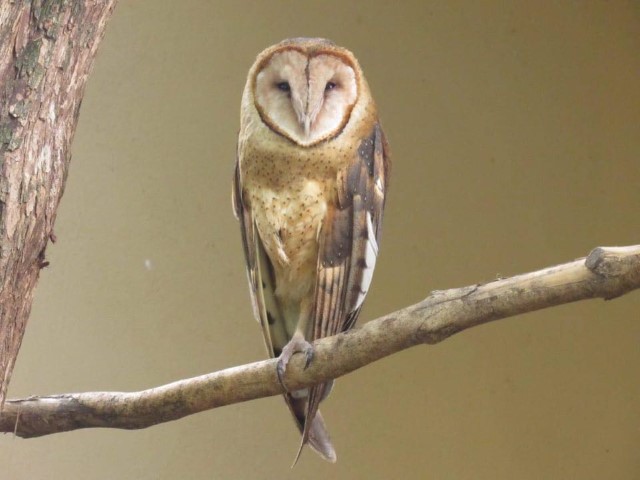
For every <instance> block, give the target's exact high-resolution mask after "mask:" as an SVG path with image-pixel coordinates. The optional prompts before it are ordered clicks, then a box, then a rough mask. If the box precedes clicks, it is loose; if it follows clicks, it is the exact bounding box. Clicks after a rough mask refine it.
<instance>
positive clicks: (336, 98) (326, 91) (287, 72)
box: [254, 49, 358, 146]
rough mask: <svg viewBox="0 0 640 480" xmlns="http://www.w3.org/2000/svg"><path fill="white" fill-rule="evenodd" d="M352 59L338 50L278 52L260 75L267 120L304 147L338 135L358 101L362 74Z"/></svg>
mask: <svg viewBox="0 0 640 480" xmlns="http://www.w3.org/2000/svg"><path fill="white" fill-rule="evenodd" d="M347 62H348V60H347V59H345V58H341V57H340V56H338V55H334V54H332V53H319V54H315V55H312V56H308V55H306V54H305V53H303V52H301V51H299V50H296V49H286V50H282V51H279V52H276V53H274V54H273V55H272V56H271V58H270V59H269V60H268V61H267V62H266V63H265V64H264V66H263V67H262V69H260V70H259V71H258V74H257V76H256V78H255V84H254V98H255V104H256V108H257V109H258V112H259V113H260V116H261V117H262V120H263V121H264V122H265V123H266V124H267V125H268V126H269V128H271V129H272V130H274V131H276V132H278V133H279V134H281V135H284V136H285V137H287V138H289V139H290V140H292V141H293V142H295V143H297V144H298V145H301V146H311V145H314V144H316V143H318V142H320V141H322V140H326V139H329V138H332V137H335V136H336V135H338V134H339V133H340V131H341V130H342V129H343V128H344V126H345V125H346V124H347V121H348V120H349V116H350V115H351V110H352V109H353V106H354V104H355V103H356V100H357V99H358V81H357V78H356V73H355V71H354V68H353V66H352V65H350V64H349V63H347Z"/></svg>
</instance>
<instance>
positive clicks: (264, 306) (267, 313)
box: [231, 161, 336, 462]
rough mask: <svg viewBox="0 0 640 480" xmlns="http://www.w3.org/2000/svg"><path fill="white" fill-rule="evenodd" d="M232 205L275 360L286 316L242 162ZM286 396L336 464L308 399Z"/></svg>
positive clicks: (314, 442) (313, 441)
mask: <svg viewBox="0 0 640 480" xmlns="http://www.w3.org/2000/svg"><path fill="white" fill-rule="evenodd" d="M231 203H232V205H233V212H234V214H235V216H236V218H237V219H238V220H239V222H240V231H241V233H242V245H243V248H244V255H245V259H246V263H247V277H248V279H249V288H250V292H251V304H252V306H253V314H254V316H255V318H256V320H258V322H259V323H260V326H261V327H262V334H263V337H264V342H265V345H266V347H267V353H268V354H269V356H270V357H275V356H278V355H280V352H281V351H282V348H283V347H284V345H286V343H287V342H288V341H289V338H288V335H287V332H286V329H285V322H284V317H283V315H282V312H281V311H280V307H279V305H278V302H277V301H276V298H275V276H274V272H273V265H272V264H271V261H270V260H269V257H268V255H267V253H266V252H265V249H264V245H263V244H262V240H261V238H260V235H259V234H258V231H257V228H256V225H255V222H254V220H253V216H252V214H251V208H250V206H249V205H248V204H247V203H246V202H243V198H242V179H241V177H240V165H239V161H238V162H237V163H236V169H235V175H234V179H233V187H232V191H231ZM283 396H284V399H285V402H286V403H287V406H288V407H289V410H290V411H291V413H292V414H293V418H294V420H295V421H296V425H297V426H298V428H299V430H300V432H301V433H302V432H303V430H304V428H305V426H308V427H307V429H308V431H307V433H306V435H307V437H308V439H309V444H310V445H311V446H312V447H313V448H314V449H315V450H316V451H317V452H318V453H319V454H320V455H321V456H322V457H323V458H325V459H326V460H328V461H330V462H335V461H336V453H335V450H334V448H333V445H332V444H331V440H330V438H329V434H328V432H327V429H326V427H325V424H324V420H323V419H322V415H320V412H318V414H317V415H315V416H314V418H313V419H312V421H310V422H307V421H306V418H307V417H306V412H307V409H306V405H307V398H300V397H295V396H293V395H292V394H289V393H285V394H284V395H283Z"/></svg>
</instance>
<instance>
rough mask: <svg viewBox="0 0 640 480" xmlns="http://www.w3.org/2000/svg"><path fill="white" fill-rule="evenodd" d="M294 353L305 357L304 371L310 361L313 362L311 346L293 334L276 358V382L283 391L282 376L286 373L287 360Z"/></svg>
mask: <svg viewBox="0 0 640 480" xmlns="http://www.w3.org/2000/svg"><path fill="white" fill-rule="evenodd" d="M296 353H303V354H304V356H305V362H304V369H305V370H306V369H307V367H309V365H311V361H312V360H313V355H314V350H313V345H311V344H310V343H309V342H307V341H306V340H305V339H304V337H303V336H302V335H298V334H294V335H293V337H292V338H291V340H290V341H289V343H287V344H286V345H285V346H284V348H283V349H282V353H281V354H280V356H279V357H278V363H277V364H276V374H277V375H278V381H279V382H280V385H282V386H283V387H284V388H285V389H287V387H286V385H285V384H284V374H285V372H286V371H287V365H288V364H289V360H291V357H292V356H293V355H294V354H296Z"/></svg>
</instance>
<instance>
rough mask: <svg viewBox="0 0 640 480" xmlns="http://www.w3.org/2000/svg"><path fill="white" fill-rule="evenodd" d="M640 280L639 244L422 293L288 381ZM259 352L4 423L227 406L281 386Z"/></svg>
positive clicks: (24, 406) (59, 425)
mask: <svg viewBox="0 0 640 480" xmlns="http://www.w3.org/2000/svg"><path fill="white" fill-rule="evenodd" d="M638 288H640V245H634V246H629V247H610V248H600V247H599V248H596V249H594V250H593V251H592V252H591V253H590V254H589V256H588V257H586V258H582V259H580V260H576V261H573V262H569V263H565V264H562V265H557V266H554V267H549V268H545V269H543V270H538V271H535V272H531V273H526V274H523V275H517V276H515V277H510V278H505V279H500V280H496V281H493V282H490V283H486V284H482V285H472V286H469V287H463V288H455V289H451V290H444V291H436V292H432V293H431V295H429V296H428V297H427V298H426V299H425V300H423V301H421V302H419V303H417V304H415V305H411V306H409V307H406V308H403V309H401V310H398V311H396V312H393V313H390V314H388V315H385V316H384V317H381V318H378V319H377V320H373V321H371V322H369V323H367V324H365V325H364V326H363V327H362V328H358V329H354V330H351V331H349V332H346V333H342V334H340V335H336V336H334V337H330V338H325V339H322V340H319V341H318V342H316V343H315V349H316V354H315V357H314V361H313V362H312V364H311V366H310V367H309V368H308V369H307V370H303V369H302V366H303V365H302V364H303V359H302V358H301V356H300V355H296V356H294V358H293V359H292V361H291V363H290V364H289V365H290V366H289V368H288V369H287V374H286V377H285V381H286V385H287V387H288V388H289V389H299V388H304V387H309V386H311V385H314V384H316V383H320V382H324V381H327V380H329V379H331V378H337V377H339V376H342V375H344V374H346V373H349V372H352V371H354V370H356V369H358V368H360V367H362V366H364V365H367V364H369V363H371V362H374V361H376V360H379V359H380V358H383V357H386V356H387V355H391V354H393V353H395V352H398V351H400V350H403V349H405V348H409V347H412V346H414V345H419V344H424V343H427V344H434V343H438V342H441V341H442V340H444V339H446V338H448V337H450V336H451V335H453V334H455V333H458V332H460V331H462V330H466V329H467V328H471V327H474V326H476V325H481V324H484V323H487V322H490V321H493V320H498V319H501V318H506V317H511V316H514V315H518V314H520V313H525V312H532V311H535V310H540V309H542V308H547V307H552V306H556V305H561V304H565V303H570V302H575V301H578V300H586V299H590V298H604V299H605V300H609V299H612V298H615V297H618V296H620V295H623V294H625V293H627V292H629V291H631V290H634V289H638ZM275 365H276V361H275V360H273V359H272V360H265V361H261V362H256V363H251V364H248V365H242V366H238V367H233V368H228V369H225V370H221V371H219V372H214V373H210V374H207V375H202V376H199V377H195V378H190V379H186V380H180V381H177V382H174V383H170V384H168V385H163V386H160V387H156V388H151V389H149V390H143V391H140V392H89V393H72V394H62V395H50V396H37V397H30V398H26V399H20V400H8V401H7V402H6V404H5V408H4V411H2V414H1V415H0V431H2V432H14V433H15V434H16V435H18V436H20V437H25V438H28V437H37V436H41V435H48V434H51V433H57V432H63V431H68V430H75V429H79V428H91V427H110V428H124V429H139V428H145V427H149V426H151V425H155V424H158V423H163V422H168V421H170V420H176V419H178V418H181V417H184V416H186V415H191V414H193V413H197V412H201V411H204V410H209V409H212V408H216V407H221V406H223V405H229V404H232V403H239V402H244V401H247V400H253V399H256V398H261V397H267V396H271V395H277V394H279V393H282V392H283V388H282V386H281V385H280V384H279V383H278V380H277V377H276V371H275Z"/></svg>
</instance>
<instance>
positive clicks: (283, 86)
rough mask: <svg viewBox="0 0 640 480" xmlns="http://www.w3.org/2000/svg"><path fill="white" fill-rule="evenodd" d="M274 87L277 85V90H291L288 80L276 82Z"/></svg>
mask: <svg viewBox="0 0 640 480" xmlns="http://www.w3.org/2000/svg"><path fill="white" fill-rule="evenodd" d="M276 87H278V90H281V91H283V92H290V91H291V85H289V82H279V83H276Z"/></svg>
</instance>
